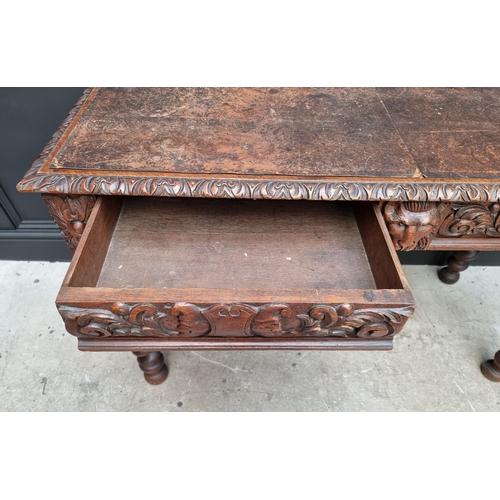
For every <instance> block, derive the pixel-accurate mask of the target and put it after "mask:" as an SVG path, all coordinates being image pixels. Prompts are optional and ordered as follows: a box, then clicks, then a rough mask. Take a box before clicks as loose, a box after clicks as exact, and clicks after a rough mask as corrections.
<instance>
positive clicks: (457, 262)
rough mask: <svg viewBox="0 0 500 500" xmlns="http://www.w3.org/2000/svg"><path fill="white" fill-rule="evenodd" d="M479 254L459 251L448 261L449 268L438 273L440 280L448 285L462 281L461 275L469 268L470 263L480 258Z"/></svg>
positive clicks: (444, 268)
mask: <svg viewBox="0 0 500 500" xmlns="http://www.w3.org/2000/svg"><path fill="white" fill-rule="evenodd" d="M478 254H479V252H476V251H470V252H464V251H458V252H453V255H452V256H451V257H450V258H449V259H448V266H447V267H443V269H441V270H440V271H439V272H438V276H439V279H440V280H441V281H442V282H443V283H446V284H447V285H453V284H454V283H456V282H457V281H458V280H459V279H460V273H461V272H462V271H465V270H466V269H467V268H468V267H469V262H470V261H471V260H474V259H475V258H476V257H477V256H478Z"/></svg>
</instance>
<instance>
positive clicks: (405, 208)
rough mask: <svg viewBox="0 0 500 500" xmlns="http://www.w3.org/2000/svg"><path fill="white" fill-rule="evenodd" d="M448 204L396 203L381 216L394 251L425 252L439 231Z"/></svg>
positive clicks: (386, 208) (390, 203)
mask: <svg viewBox="0 0 500 500" xmlns="http://www.w3.org/2000/svg"><path fill="white" fill-rule="evenodd" d="M449 207H450V203H432V202H396V201H391V202H388V203H385V204H384V207H383V214H384V219H385V221H386V223H387V228H388V230H389V234H390V235H391V238H392V242H393V244H394V247H395V248H396V250H425V249H426V248H427V247H428V246H429V244H430V242H431V240H432V238H433V236H435V234H436V233H437V231H438V230H439V228H440V226H441V223H442V221H443V218H444V217H445V215H446V213H447V211H448V210H449Z"/></svg>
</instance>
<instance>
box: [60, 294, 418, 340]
mask: <svg viewBox="0 0 500 500" xmlns="http://www.w3.org/2000/svg"><path fill="white" fill-rule="evenodd" d="M59 312H60V314H61V316H62V317H63V319H64V321H65V323H66V328H67V329H68V331H69V332H70V333H72V334H74V335H76V336H79V337H113V336H114V337H200V336H215V337H233V336H250V337H308V336H317V337H350V338H356V337H358V338H381V337H387V336H392V335H393V334H394V333H395V332H398V331H399V330H400V329H401V328H402V326H403V324H404V322H405V321H406V320H407V319H408V317H409V316H410V315H411V314H412V312H413V308H412V307H402V308H392V309H384V308H375V309H358V310H356V309H355V307H354V306H353V305H352V304H340V305H324V304H320V305H314V306H312V307H309V308H308V309H306V310H304V311H300V310H297V309H296V308H295V309H294V307H292V306H290V305H288V304H281V303H270V304H264V305H260V306H255V305H249V304H215V305H212V306H208V307H205V308H202V307H199V306H197V305H195V304H190V303H185V302H179V303H175V304H162V305H155V304H134V305H131V304H124V303H116V304H113V305H112V306H110V308H109V309H91V308H79V307H73V306H66V305H60V306H59Z"/></svg>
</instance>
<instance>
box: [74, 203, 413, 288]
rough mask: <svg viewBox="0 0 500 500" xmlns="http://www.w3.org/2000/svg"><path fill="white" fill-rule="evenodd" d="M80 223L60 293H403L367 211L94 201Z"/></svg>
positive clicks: (344, 206)
mask: <svg viewBox="0 0 500 500" xmlns="http://www.w3.org/2000/svg"><path fill="white" fill-rule="evenodd" d="M89 225H91V226H93V228H87V229H88V234H86V235H84V239H83V241H82V244H81V245H80V246H79V252H77V255H75V260H78V261H79V264H78V266H76V265H75V266H73V269H72V270H70V271H71V272H70V273H69V275H68V277H67V281H66V285H67V286H69V287H96V288H114V289H117V288H118V289H137V288H138V289H150V288H158V289H175V290H179V289H196V290H198V291H200V292H202V290H214V289H217V290H240V291H241V290H268V291H269V292H271V293H272V294H289V293H290V291H291V290H293V291H294V294H295V295H300V294H301V293H302V292H303V293H304V294H306V295H308V298H311V297H310V294H311V293H314V294H319V295H322V294H323V293H329V292H331V291H332V290H337V289H338V290H346V289H365V290H366V289H403V288H404V284H403V283H402V281H401V276H400V274H401V273H400V272H398V269H397V266H396V265H395V262H394V259H393V258H391V255H390V250H389V248H388V246H387V241H386V240H385V238H384V235H383V234H382V231H381V227H380V224H379V221H378V220H377V216H376V212H375V211H374V209H373V207H372V204H370V203H368V204H367V203H354V202H309V201H271V200H257V201H254V200H226V199H220V200H213V199H182V198H143V197H124V198H116V197H103V198H101V199H100V200H99V203H98V205H97V206H96V213H95V214H93V219H92V220H90V221H89ZM78 253H79V255H78Z"/></svg>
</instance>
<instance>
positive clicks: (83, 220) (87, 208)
mask: <svg viewBox="0 0 500 500" xmlns="http://www.w3.org/2000/svg"><path fill="white" fill-rule="evenodd" d="M43 199H44V201H45V204H46V205H47V210H48V211H49V213H50V215H52V218H53V219H54V222H55V223H56V224H57V225H58V227H59V229H60V230H61V233H62V235H63V237H64V239H65V240H66V243H67V244H68V246H69V247H70V248H71V250H72V251H73V252H74V251H75V250H76V247H77V246H78V243H79V241H80V238H81V237H82V233H83V230H84V229H85V225H86V224H87V220H88V218H89V216H90V213H91V211H92V208H93V207H94V204H95V201H96V198H95V196H50V195H43Z"/></svg>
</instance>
